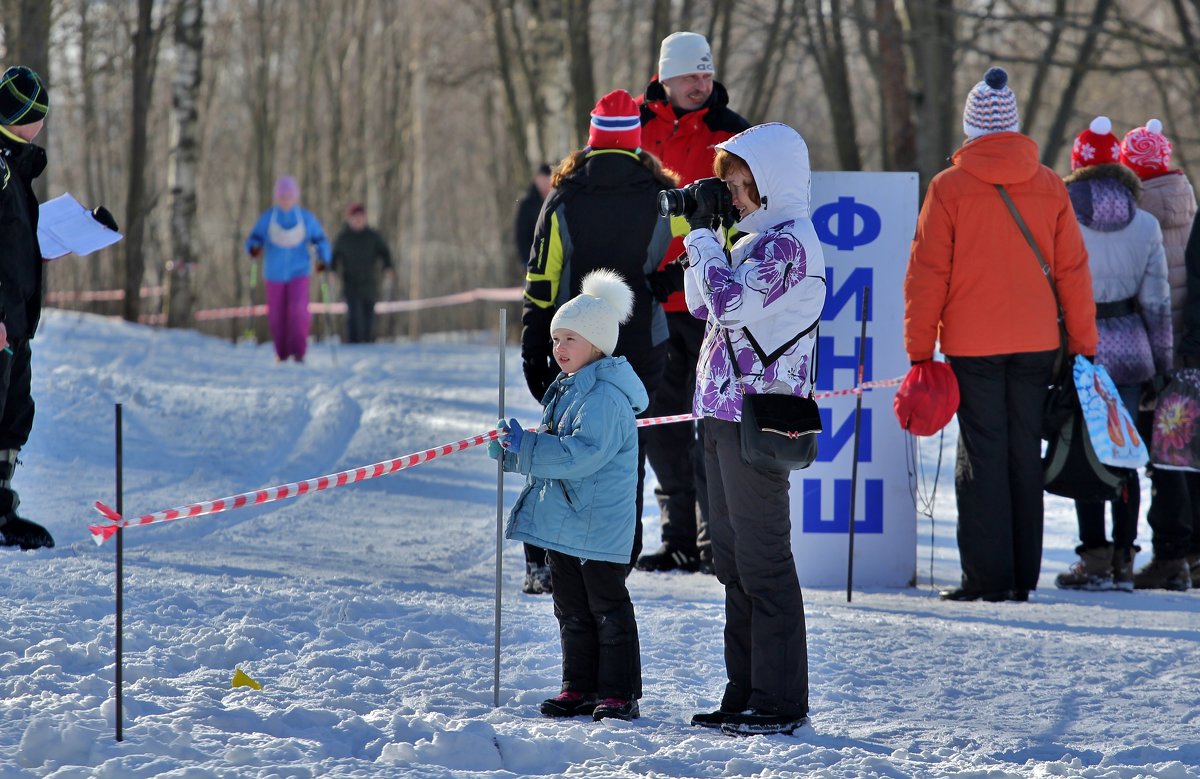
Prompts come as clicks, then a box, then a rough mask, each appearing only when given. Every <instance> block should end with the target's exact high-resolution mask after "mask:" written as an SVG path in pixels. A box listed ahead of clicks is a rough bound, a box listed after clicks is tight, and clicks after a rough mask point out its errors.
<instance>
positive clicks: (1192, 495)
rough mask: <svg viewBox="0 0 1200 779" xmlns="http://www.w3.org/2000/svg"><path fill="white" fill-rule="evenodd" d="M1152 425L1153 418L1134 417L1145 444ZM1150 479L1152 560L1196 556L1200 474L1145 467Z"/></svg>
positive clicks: (1199, 549) (1199, 547) (1199, 538)
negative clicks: (1155, 558)
mask: <svg viewBox="0 0 1200 779" xmlns="http://www.w3.org/2000/svg"><path fill="white" fill-rule="evenodd" d="M1153 425H1154V414H1153V412H1150V411H1144V412H1142V414H1141V415H1140V416H1139V417H1138V430H1140V431H1141V432H1142V437H1143V438H1145V439H1146V440H1147V441H1149V439H1150V432H1151V428H1152V427H1153ZM1146 473H1147V474H1148V475H1149V476H1150V508H1149V510H1148V511H1147V512H1146V523H1147V524H1148V525H1150V533H1151V543H1152V544H1153V545H1154V556H1155V557H1158V558H1161V559H1163V560H1178V559H1179V558H1181V557H1189V556H1191V555H1197V554H1200V473H1191V472H1188V471H1169V470H1165V469H1163V468H1155V467H1154V466H1153V465H1148V466H1146Z"/></svg>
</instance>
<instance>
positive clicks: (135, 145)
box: [121, 0, 156, 322]
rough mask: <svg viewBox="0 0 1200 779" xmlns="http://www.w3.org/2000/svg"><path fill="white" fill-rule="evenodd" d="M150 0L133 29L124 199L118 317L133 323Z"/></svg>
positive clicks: (141, 1) (141, 259)
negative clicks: (121, 296)
mask: <svg viewBox="0 0 1200 779" xmlns="http://www.w3.org/2000/svg"><path fill="white" fill-rule="evenodd" d="M153 10H154V0H138V3H137V29H136V31H135V32H134V36H133V73H132V74H131V75H132V86H133V102H132V107H131V111H130V114H129V119H130V133H129V188H128V195H127V197H126V200H125V210H126V214H125V220H126V222H127V224H128V226H127V227H126V228H125V241H124V243H125V301H124V304H123V305H122V307H121V316H122V317H124V319H125V320H126V321H129V322H136V321H137V320H138V314H139V313H140V312H141V308H142V305H141V304H142V300H141V288H142V276H143V275H144V274H145V269H146V258H145V256H144V255H143V251H144V249H145V239H146V212H147V208H148V206H147V202H146V201H147V198H146V161H147V159H148V157H149V150H148V149H147V148H146V138H147V126H148V124H149V121H150V97H151V91H152V90H153V87H154V49H155V45H154V43H155V35H156V32H155V30H154V26H153V23H152V18H151V14H152V12H153Z"/></svg>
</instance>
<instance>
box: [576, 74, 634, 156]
mask: <svg viewBox="0 0 1200 779" xmlns="http://www.w3.org/2000/svg"><path fill="white" fill-rule="evenodd" d="M588 146H590V147H592V148H593V149H628V150H630V151H637V150H638V149H640V148H641V146H642V118H641V115H640V114H639V112H638V107H637V103H635V102H633V95H630V94H629V93H628V92H626V91H625V90H624V89H614V90H613V91H611V92H609V93H608V94H607V95H605V96H604V97H602V98H600V102H598V103H596V107H595V108H594V109H593V110H592V127H591V129H590V130H588Z"/></svg>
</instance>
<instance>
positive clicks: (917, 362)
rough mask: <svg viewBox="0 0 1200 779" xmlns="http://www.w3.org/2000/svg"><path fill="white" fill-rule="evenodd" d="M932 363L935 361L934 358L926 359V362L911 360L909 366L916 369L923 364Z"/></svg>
mask: <svg viewBox="0 0 1200 779" xmlns="http://www.w3.org/2000/svg"><path fill="white" fill-rule="evenodd" d="M932 361H933V358H931V357H926V358H925V359H924V360H909V361H908V364H909V366H911V367H914V368H915V367H916V366H918V365H920V364H921V363H923V362H932Z"/></svg>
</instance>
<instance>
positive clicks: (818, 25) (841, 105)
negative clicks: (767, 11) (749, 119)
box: [754, 0, 862, 170]
mask: <svg viewBox="0 0 1200 779" xmlns="http://www.w3.org/2000/svg"><path fill="white" fill-rule="evenodd" d="M782 8H783V2H782V0H780V1H779V3H778V4H777V6H776V20H775V23H774V24H773V26H775V25H778V24H779V23H780V13H781V11H782ZM827 10H828V12H827V13H826V10H825V9H823V8H822V7H821V6H820V5H816V6H814V7H813V8H811V14H810V8H809V7H808V5H807V3H805V4H804V6H803V7H802V8H797V9H795V11H794V12H793V18H795V17H796V16H800V15H803V18H804V22H805V26H806V27H807V28H808V44H809V49H810V50H811V51H812V55H813V59H815V60H816V63H817V70H818V72H819V73H820V74H821V81H822V82H823V83H824V86H825V99H826V100H827V101H828V103H829V116H830V119H831V120H832V122H833V137H834V144H835V146H836V148H837V154H838V162H839V164H840V166H841V169H842V170H862V155H861V154H860V153H859V150H858V130H857V122H856V120H855V117H854V99H853V95H852V94H851V92H850V76H849V73H848V71H847V69H846V41H845V38H844V36H843V35H842V3H841V0H829V5H828V9H827ZM763 108H765V106H763ZM754 116H759V114H757V113H756V114H754Z"/></svg>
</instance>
